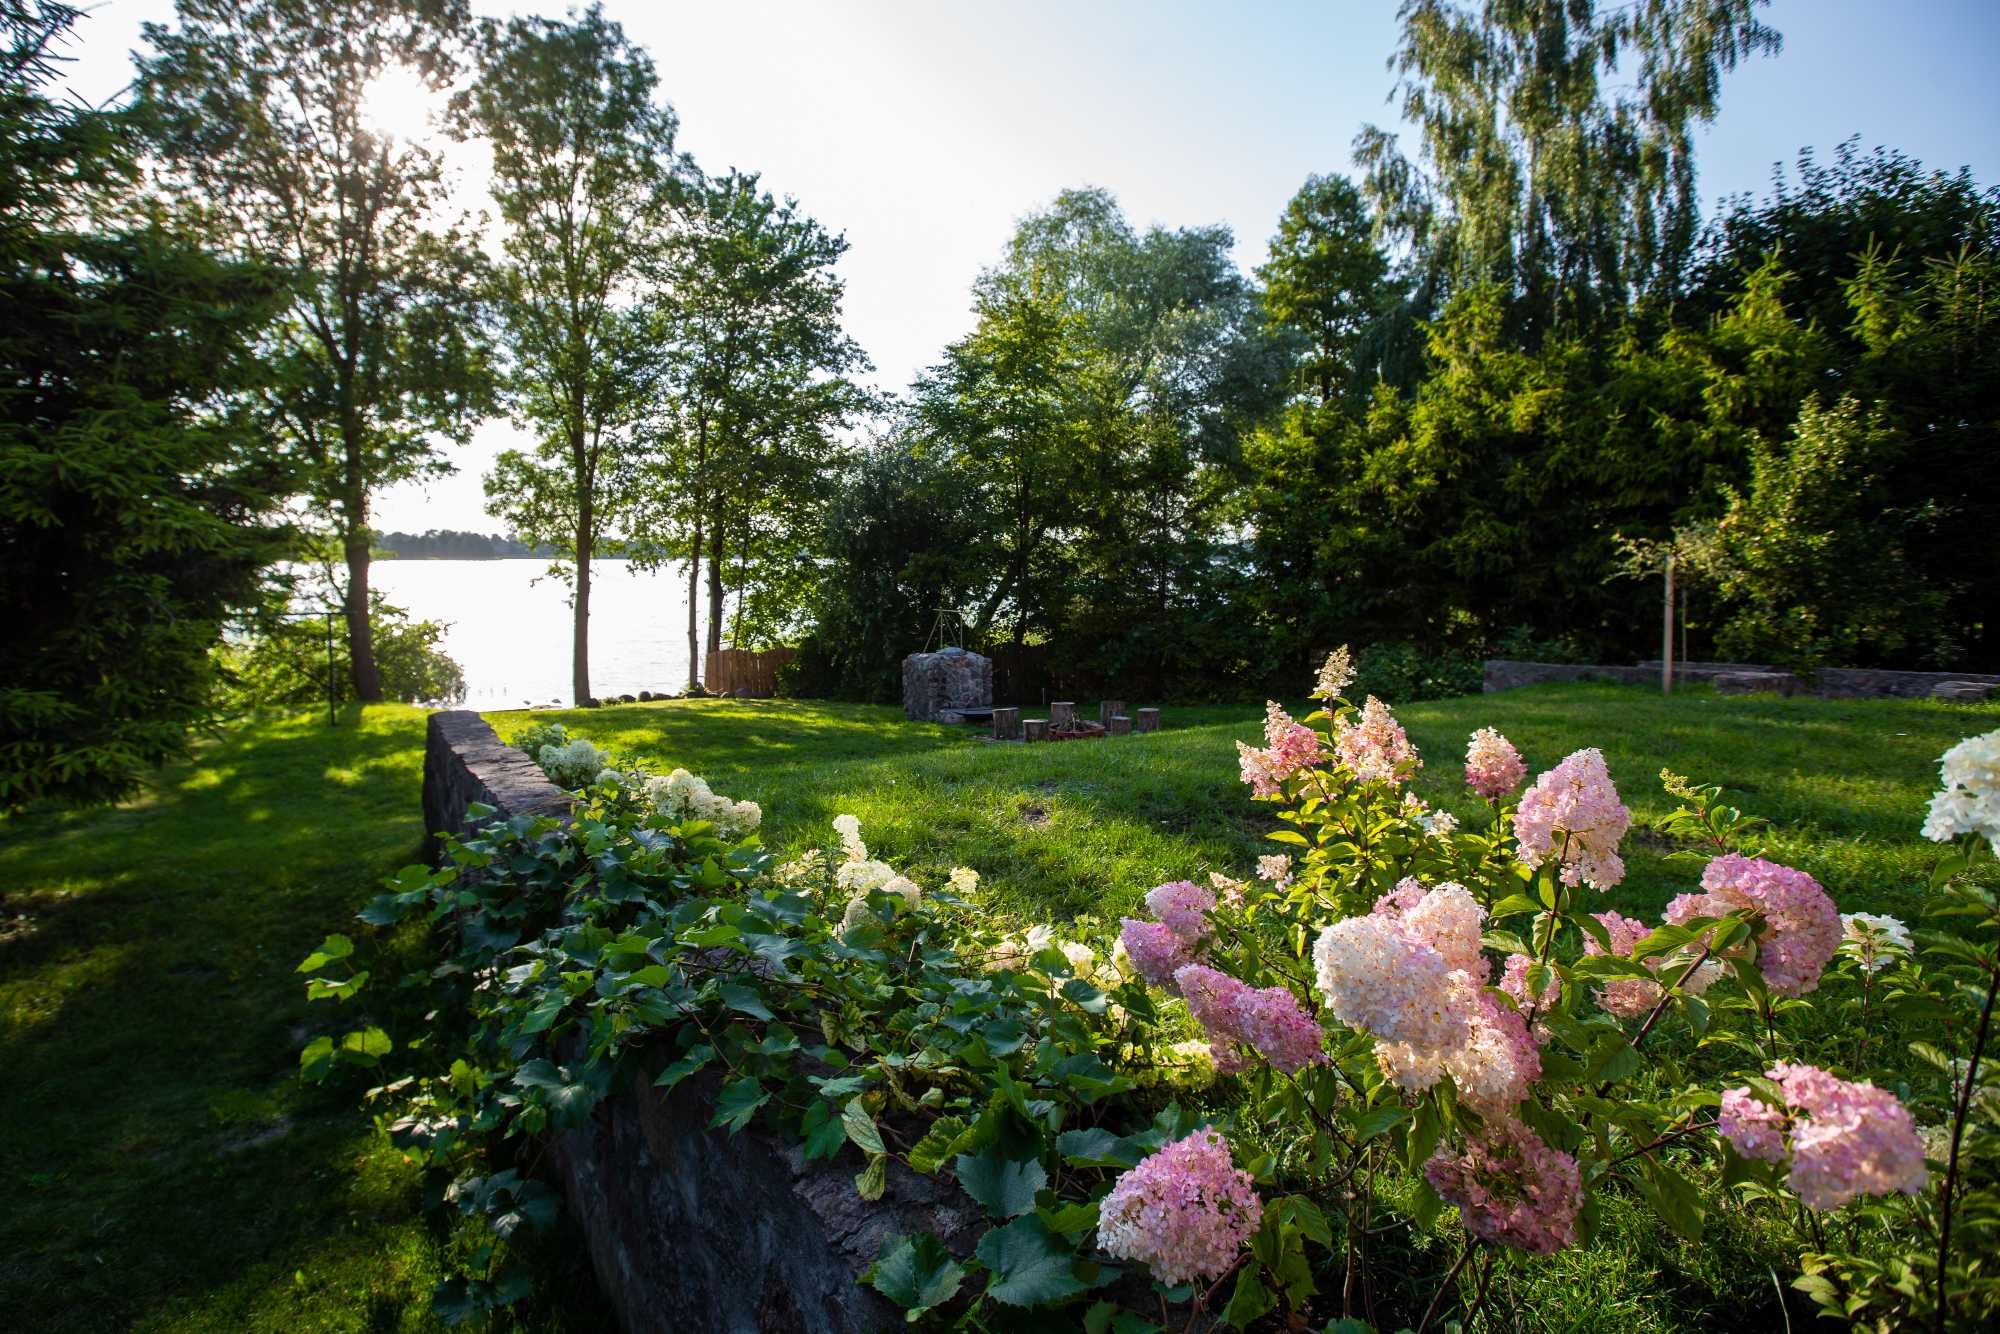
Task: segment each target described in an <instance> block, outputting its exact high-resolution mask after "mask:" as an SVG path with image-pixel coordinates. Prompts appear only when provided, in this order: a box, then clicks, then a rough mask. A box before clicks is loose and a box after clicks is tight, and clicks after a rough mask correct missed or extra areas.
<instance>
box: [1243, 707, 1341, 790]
mask: <svg viewBox="0 0 2000 1334" xmlns="http://www.w3.org/2000/svg"><path fill="white" fill-rule="evenodd" d="M1236 758H1237V763H1238V765H1239V767H1240V768H1241V770H1242V774H1243V781H1244V782H1246V783H1248V784H1249V785H1250V790H1251V791H1253V792H1255V793H1256V794H1257V795H1258V796H1260V797H1275V796H1277V795H1278V794H1279V793H1281V792H1282V791H1283V790H1284V787H1285V781H1286V780H1287V779H1289V778H1291V777H1292V775H1294V774H1296V773H1299V772H1301V771H1302V770H1306V769H1310V768H1312V767H1313V766H1314V765H1316V764H1318V763H1319V762H1320V761H1321V760H1323V759H1325V758H1326V751H1325V749H1324V748H1323V747H1321V745H1320V743H1319V733H1317V732H1315V731H1313V730H1312V728H1310V727H1307V726H1306V725H1305V724H1304V723H1301V722H1296V721H1294V720H1293V718H1292V716H1291V715H1290V714H1288V713H1286V712H1285V711H1284V710H1283V709H1281V708H1279V707H1278V702H1277V701H1276V700H1271V701H1270V702H1268V703H1267V704H1265V706H1264V749H1263V750H1257V749H1255V748H1253V747H1251V746H1248V745H1246V744H1244V743H1243V742H1241V741H1239V742H1237V743H1236Z"/></svg>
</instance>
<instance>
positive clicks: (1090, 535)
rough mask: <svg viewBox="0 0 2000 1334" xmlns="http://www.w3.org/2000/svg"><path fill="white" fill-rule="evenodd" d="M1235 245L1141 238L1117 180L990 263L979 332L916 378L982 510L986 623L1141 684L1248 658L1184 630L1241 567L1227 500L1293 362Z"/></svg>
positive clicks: (1178, 235) (930, 420)
mask: <svg viewBox="0 0 2000 1334" xmlns="http://www.w3.org/2000/svg"><path fill="white" fill-rule="evenodd" d="M1230 244H1231V238H1230V234H1229V232H1228V229H1227V228H1223V227H1196V228H1187V229H1181V230H1172V231H1170V230H1168V229H1165V228H1157V227H1156V228H1153V229H1150V230H1149V231H1147V232H1146V233H1144V234H1143V235H1141V234H1139V233H1136V232H1134V231H1133V229H1132V228H1131V227H1130V226H1129V225H1128V224H1127V222H1126V220H1125V218H1124V216H1123V214H1122V213H1121V212H1120V211H1119V208H1118V205H1117V203H1116V201H1115V200H1113V199H1112V198H1111V197H1110V196H1109V195H1108V194H1105V193H1104V192H1103V191H1098V190H1072V191H1065V192H1064V193H1063V194H1061V195H1059V196H1058V197H1057V198H1056V200H1055V201H1054V202H1053V203H1052V204H1051V205H1050V206H1049V207H1048V208H1047V209H1044V210H1041V211H1039V212H1037V213H1034V214H1031V215H1029V217H1027V218H1026V219H1024V220H1023V222H1022V223H1021V224H1020V226H1019V228H1018V229H1017V230H1016V233H1015V235H1014V237H1013V239H1012V240H1011V242H1010V244H1009V246H1008V250H1007V254H1006V256H1005V257H1004V258H1003V260H1002V261H1001V262H1000V263H999V264H997V265H995V266H994V267H993V268H992V269H989V270H988V271H987V272H985V273H984V274H982V275H981V277H980V279H979V283H978V285H977V286H976V287H975V289H974V309H975V311H976V313H977V315H978V324H977V326H976V327H975V328H974V330H973V331H972V332H971V333H970V334H969V335H967V336H966V337H965V338H963V339H961V340H959V341H958V342H956V343H954V344H952V345H951V346H950V347H949V348H947V349H946V352H945V357H944V360H943V362H942V363H941V364H940V365H939V366H938V367H936V368H934V369H933V370H932V371H931V372H929V373H928V374H927V375H926V376H925V377H924V378H923V379H922V380H921V381H920V382H919V385H918V388H917V400H918V423H919V428H920V429H921V431H922V432H923V433H924V434H925V435H926V436H927V437H928V439H929V440H930V442H931V445H930V447H931V448H932V449H933V450H935V451H937V452H938V454H939V456H940V457H942V458H946V459H949V460H950V461H951V462H952V464H953V466H956V467H959V468H962V469H964V470H965V471H967V472H968V473H969V474H971V476H972V478H973V481H974V483H975V484H976V487H977V494H978V495H979V497H980V502H979V503H980V505H981V507H982V509H983V511H984V513H985V515H986V520H985V522H984V524H983V525H982V528H983V532H984V537H983V538H982V541H981V543H980V544H979V546H978V547H976V548H975V549H974V550H972V551H969V552H968V553H967V558H968V560H970V561H972V562H974V563H975V565H976V567H977V568H980V569H981V570H983V571H984V572H985V574H986V581H985V582H986V588H985V592H984V596H983V597H982V598H981V600H980V602H979V604H978V607H977V612H976V615H975V619H974V629H975V632H976V633H977V634H979V635H981V636H985V635H989V634H992V633H994V632H995V631H996V629H997V628H998V629H1002V632H1011V637H1012V639H1013V642H1014V644H1015V645H1016V646H1017V647H1019V646H1021V645H1023V644H1025V643H1026V642H1027V641H1028V639H1029V638H1030V637H1031V636H1048V637H1051V638H1053V639H1054V640H1055V641H1056V642H1057V643H1058V645H1059V646H1060V647H1061V649H1062V650H1063V657H1064V660H1065V664H1066V665H1067V666H1069V667H1073V668H1075V669H1076V670H1078V671H1082V672H1087V673H1097V674H1105V673H1118V674H1121V675H1125V676H1127V677H1129V679H1130V680H1131V682H1132V683H1133V684H1134V685H1135V686H1136V685H1141V684H1151V683H1154V682H1158V681H1162V680H1166V679H1168V678H1169V677H1171V676H1175V675H1185V674H1187V673H1189V672H1198V671H1205V670H1207V667H1206V665H1199V666H1198V665H1197V663H1196V659H1197V658H1200V659H1201V660H1202V663H1203V664H1207V663H1209V662H1211V661H1214V660H1215V659H1216V654H1215V652H1213V650H1216V649H1218V648H1222V649H1223V651H1224V653H1225V654H1226V655H1228V656H1230V657H1232V658H1233V657H1235V656H1237V655H1239V654H1240V652H1241V649H1240V645H1239V647H1238V648H1236V649H1227V648H1226V647H1225V646H1222V645H1220V644H1219V643H1217V642H1211V641H1208V640H1203V641H1202V643H1200V644H1199V645H1197V644H1195V643H1193V642H1191V641H1189V640H1188V639H1187V638H1186V637H1185V635H1184V634H1183V632H1184V631H1185V630H1186V629H1187V627H1188V626H1189V625H1191V624H1193V623H1194V622H1195V619H1197V618H1195V617H1194V616H1193V615H1192V614H1193V613H1195V612H1197V611H1199V610H1200V609H1202V608H1205V607H1209V606H1212V605H1213V604H1214V603H1215V602H1216V601H1217V597H1216V588H1217V585H1216V582H1215V581H1216V580H1217V579H1219V578H1223V577H1225V576H1226V575H1227V573H1228V572H1229V571H1230V570H1231V569H1232V568H1233V567H1234V566H1240V562H1238V561H1236V560H1235V557H1234V555H1233V553H1231V552H1229V551H1227V550H1225V549H1224V548H1225V545H1226V544H1225V543H1223V542H1222V541H1221V540H1220V535H1221V528H1222V523H1223V519H1224V515H1223V505H1222V502H1223V500H1224V498H1225V497H1226V495H1227V494H1228V491H1229V489H1230V487H1231V486H1232V485H1233V477H1234V474H1235V470H1236V467H1237V446H1238V441H1239V439H1240V437H1241V435H1242V433H1243V432H1244V431H1245V430H1247V429H1248V427H1249V426H1250V425H1251V424H1252V423H1253V422H1255V421H1257V420H1260V419H1261V417H1262V416H1263V414H1264V413H1266V412H1267V411H1268V410H1269V409H1270V408H1271V407H1272V406H1273V405H1274V404H1275V403H1276V402H1277V401H1278V398H1279V397H1280V395H1281V393H1282V381H1283V377H1284V371H1285V367H1284V364H1283V363H1284V348H1283V347H1282V345H1280V344H1278V343H1275V342H1273V341H1272V340H1271V339H1269V338H1267V337H1266V336H1265V333H1264V328H1263V325H1262V323H1261V321H1260V320H1259V318H1258V314H1257V310H1256V305H1255V302H1254V300H1253V297H1252V292H1251V289H1250V287H1249V285H1248V284H1247V283H1246V282H1245V281H1244V279H1243V276H1242V274H1241V273H1240V272H1238V271H1237V269H1236V268H1235V265H1234V264H1233V263H1232V262H1231V260H1230V258H1229V249H1230ZM1219 670H1220V669H1219Z"/></svg>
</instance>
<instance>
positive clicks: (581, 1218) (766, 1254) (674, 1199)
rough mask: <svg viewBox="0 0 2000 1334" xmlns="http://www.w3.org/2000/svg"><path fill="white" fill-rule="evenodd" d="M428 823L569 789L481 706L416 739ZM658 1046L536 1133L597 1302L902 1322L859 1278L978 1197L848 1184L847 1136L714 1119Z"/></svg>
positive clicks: (758, 1326)
mask: <svg viewBox="0 0 2000 1334" xmlns="http://www.w3.org/2000/svg"><path fill="white" fill-rule="evenodd" d="M423 800H424V827H425V829H426V830H428V831H430V845H431V849H432V851H431V857H432V859H433V860H435V859H436V855H437V853H436V848H437V838H436V835H437V833H438V832H440V831H449V832H451V833H455V834H465V833H469V832H470V831H471V830H472V828H473V827H474V825H475V823H476V822H474V821H472V820H470V819H469V818H468V817H467V815H466V810H467V808H468V807H469V806H470V805H471V804H472V803H473V802H475V801H476V802H483V803H485V804H486V805H489V806H492V807H493V808H494V815H493V816H492V817H491V818H492V819H500V820H504V819H509V818H511V817H513V816H517V815H527V816H540V815H556V816H561V815H566V814H568V812H569V810H570V806H571V797H570V794H569V793H567V792H565V791H563V790H562V789H561V788H559V787H557V786H556V785H555V784H554V783H551V782H550V781H549V780H548V777H547V776H546V775H545V774H543V773H542V771H541V769H540V767H539V766H537V765H536V764H535V762H534V761H533V760H531V759H529V758H528V757H527V756H526V755H524V754H522V753H521V752H520V751H518V750H515V749H514V748H513V747H512V746H508V745H505V744H503V743H502V742H501V740H500V738H499V736H498V735H497V734H496V733H495V732H494V731H493V728H492V726H491V725H490V724H489V723H488V722H487V721H486V720H485V719H484V718H482V717H480V716H479V715H478V714H477V713H474V712H472V711H470V710H467V709H455V710H450V711H446V712H441V713H433V714H432V715H431V716H430V722H429V724H428V729H427V735H426V740H425V747H424V797H423ZM666 1064H667V1054H666V1053H665V1052H662V1051H655V1052H652V1053H650V1054H648V1055H647V1056H646V1057H644V1058H642V1059H641V1060H640V1062H639V1063H638V1078H637V1080H636V1081H635V1082H634V1083H633V1084H632V1086H631V1087H628V1088H624V1089H620V1090H617V1091H614V1093H613V1094H612V1096H611V1097H610V1098H608V1099H606V1100H605V1101H604V1102H603V1103H601V1104H599V1106H598V1108H597V1111H596V1113H595V1115H594V1116H593V1118H592V1121H591V1124H590V1126H589V1127H588V1128H585V1129H580V1130H569V1131H564V1132H562V1133H560V1134H558V1135H555V1136H552V1137H551V1138H550V1139H549V1141H548V1150H549V1161H550V1163H551V1164H552V1166H553V1167H554V1169H555V1175H556V1177H557V1178H558V1179H559V1182H560V1185H561V1187H562V1191H563V1194H564V1196H565V1198H566V1199H567V1201H568V1206H569V1210H570V1215H571V1217H572V1218H574V1219H576V1220H577V1222H578V1224H579V1227H580V1229H581V1231H582V1232H583V1235H584V1238H585V1241H586V1243H587V1244H588V1246H589V1249H590V1258H591V1264H592V1266H593V1268H595V1270H596V1271H597V1279H598V1284H599V1287H600V1288H601V1290H602V1291H603V1293H604V1296H605V1299H606V1300H607V1301H608V1302H609V1303H610V1304H611V1306H612V1308H613V1309H615V1310H616V1311H617V1312H618V1315H619V1321H620V1324H621V1325H622V1326H623V1327H624V1328H625V1329H627V1330H631V1331H636V1332H643V1334H653V1331H659V1332H660V1334H667V1331H675V1330H717V1331H726V1332H727V1334H753V1332H754V1334H806V1332H807V1331H811V1332H813V1334H819V1332H821V1331H825V1334H865V1331H870V1330H880V1329H899V1328H901V1327H902V1326H903V1323H904V1322H903V1313H902V1312H901V1311H900V1310H898V1309H896V1308H895V1307H894V1306H892V1305H891V1304H890V1303H889V1302H888V1301H886V1300H884V1299H883V1298H882V1296H881V1295H880V1294H879V1293H877V1292H875V1291H874V1290H873V1289H872V1288H868V1287H864V1286H861V1285H860V1283H859V1282H858V1280H859V1279H860V1276H861V1275H862V1274H863V1273H865V1272H867V1270H868V1267H869V1266H870V1265H871V1264H873V1263H874V1261H875V1257H876V1255H877V1253H878V1252H879V1250H880V1248H881V1245H882V1242H883V1239H884V1238H886V1237H888V1236H890V1235H892V1234H895V1233H917V1232H926V1231H928V1232H935V1233H936V1234H937V1235H938V1236H939V1237H941V1238H943V1239H944V1241H945V1244H946V1245H947V1246H948V1247H949V1248H950V1249H951V1251H952V1252H953V1253H954V1254H955V1255H957V1256H958V1257H959V1258H961V1259H963V1258H964V1257H965V1256H966V1255H968V1254H970V1253H971V1249H972V1244H973V1241H974V1238H975V1237H976V1235H977V1233H978V1231H979V1222H980V1213H979V1209H978V1206H976V1205H975V1204H973V1202H972V1201H971V1200H970V1199H968V1198H967V1197H966V1196H965V1195H964V1194H963V1193H961V1192H960V1191H959V1190H958V1189H957V1187H956V1186H954V1185H951V1184H949V1183H947V1182H945V1181H943V1180H940V1179H933V1178H928V1177H921V1176H918V1175H917V1174H916V1173H914V1172H912V1171H910V1170H909V1169H908V1168H907V1167H905V1166H903V1165H902V1164H901V1163H898V1162H895V1161H894V1160H891V1161H890V1163H889V1165H888V1190H887V1193H886V1194H884V1196H883V1197H882V1199H880V1200H878V1201H875V1202H872V1203H871V1202H869V1201H865V1200H863V1199H862V1198H861V1197H860V1195H859V1194H858V1193H857V1192H856V1191H855V1188H854V1178H855V1175H856V1174H857V1173H858V1172H859V1171H860V1170H861V1169H862V1167H863V1166H864V1163H863V1161H862V1159H861V1155H860V1152H859V1151H858V1150H857V1149H855V1148H854V1146H852V1145H845V1146H843V1147H842V1149H841V1151H840V1153H839V1154H838V1155H837V1156H836V1157H834V1158H833V1159H830V1160H824V1161H820V1162H807V1161H806V1159H805V1153H804V1150H803V1149H802V1148H801V1147H800V1146H799V1145H796V1144H792V1143H789V1142H786V1141H785V1140H782V1139H780V1138H779V1137H778V1136H775V1135H770V1134H766V1133H764V1132H762V1131H759V1130H754V1129H753V1130H746V1131H743V1132H742V1133H740V1134H737V1135H734V1136H731V1135H726V1134H724V1133H723V1132H721V1131H717V1130H711V1129H710V1128H709V1125H708V1122H709V1117H710V1112H711V1108H712V1103H713V1098H714V1083H713V1081H704V1080H703V1079H700V1078H696V1079H690V1080H688V1081H686V1082H685V1083H683V1084H682V1085H680V1086H679V1087H677V1088H675V1089H674V1090H673V1091H672V1093H671V1094H666V1095H663V1094H661V1093H660V1092H658V1091H657V1090H656V1089H654V1088H653V1086H652V1077H653V1075H654V1074H656V1073H658V1071H659V1070H661V1069H663V1068H665V1066H666Z"/></svg>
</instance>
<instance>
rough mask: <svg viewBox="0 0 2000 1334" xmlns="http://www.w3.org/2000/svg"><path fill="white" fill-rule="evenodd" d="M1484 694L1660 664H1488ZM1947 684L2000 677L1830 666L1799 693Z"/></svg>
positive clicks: (1716, 672) (1878, 691)
mask: <svg viewBox="0 0 2000 1334" xmlns="http://www.w3.org/2000/svg"><path fill="white" fill-rule="evenodd" d="M1774 670H1776V669H1775V668H1772V667H1770V666H1768V665H1760V664H1756V663H1744V662H1689V663H1676V664H1675V665H1674V682H1675V684H1677V685H1681V684H1689V683H1693V682H1708V681H1712V680H1714V679H1715V678H1716V677H1718V676H1722V675H1725V674H1727V675H1735V674H1737V673H1741V672H1770V671H1774ZM1485 678H1486V679H1485V690H1486V693H1487V694H1492V693H1493V692H1494V691H1497V690H1513V689H1515V688H1516V687H1519V686H1532V685H1544V684H1547V683H1548V682H1551V681H1615V682H1618V683H1620V684H1624V685H1649V686H1652V687H1653V688H1654V689H1658V688H1659V685H1660V663H1659V661H1658V660H1657V659H1655V660H1654V661H1652V662H1642V663H1639V664H1637V665H1635V666H1631V667H1609V666H1600V665H1595V664H1577V663H1563V662H1518V661H1515V660H1513V659H1511V658H1488V659H1487V660H1486V673H1485ZM1946 681H1977V682H1981V683H1983V684H1987V685H2000V676H1985V675H1981V674H1980V673H1978V672H1891V671H1878V670H1876V669H1873V668H1864V667H1828V668H1825V669H1823V670H1821V671H1819V672H1816V673H1814V674H1813V677H1812V678H1811V680H1809V681H1808V680H1801V681H1800V682H1799V686H1798V692H1797V693H1799V694H1811V695H1819V696H1821V697H1823V698H1826V699H1877V698H1883V697H1891V696H1893V697H1896V698H1901V699H1921V698H1927V697H1928V696H1929V695H1930V693H1931V691H1932V690H1934V689H1936V688H1937V687H1938V686H1939V685H1941V684H1943V683H1944V682H1946Z"/></svg>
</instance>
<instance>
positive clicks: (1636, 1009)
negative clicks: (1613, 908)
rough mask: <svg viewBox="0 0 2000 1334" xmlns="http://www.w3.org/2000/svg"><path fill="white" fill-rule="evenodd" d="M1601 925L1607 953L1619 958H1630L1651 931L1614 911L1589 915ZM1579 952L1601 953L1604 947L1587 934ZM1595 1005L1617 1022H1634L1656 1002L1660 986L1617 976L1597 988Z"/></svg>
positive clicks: (1632, 918) (1642, 923) (1655, 983)
mask: <svg viewBox="0 0 2000 1334" xmlns="http://www.w3.org/2000/svg"><path fill="white" fill-rule="evenodd" d="M1593 916H1595V917H1596V918H1597V920H1598V921H1599V922H1600V923H1601V924H1602V925H1603V927H1604V932H1605V934H1606V935H1608V936H1610V937H1611V952H1612V953H1613V954H1615V955H1617V956H1619V957H1620V958H1625V959H1629V958H1631V957H1632V948H1633V946H1635V945H1637V944H1638V943H1639V942H1640V941H1642V940H1644V939H1645V938H1646V937H1647V936H1649V935H1651V934H1652V928H1651V927H1649V926H1647V925H1646V924H1645V923H1644V922H1642V921H1640V920H1638V919H1637V918H1636V917H1626V916H1623V915H1622V914H1619V913H1615V912H1601V913H1595V914H1593ZM1583 952H1584V953H1585V954H1587V955H1591V954H1602V953H1604V947H1603V946H1602V945H1600V944H1598V943H1597V938H1596V937H1595V936H1592V935H1590V934H1589V933H1588V932H1586V933H1585V934H1584V937H1583ZM1596 994H1597V1003H1598V1005H1600V1006H1602V1007H1603V1008H1604V1010H1605V1011H1607V1012H1608V1013H1610V1014H1615V1015H1617V1016H1618V1017H1619V1018H1620V1019H1636V1018H1638V1017H1639V1016H1640V1015H1642V1014H1646V1013H1648V1012H1650V1011H1651V1010H1652V1008H1653V1007H1654V1006H1655V1005H1657V1004H1659V1002H1660V984H1659V983H1657V982H1648V981H1647V980H1646V979H1644V978H1642V977H1620V978H1614V979H1612V980H1611V981H1609V982H1606V983H1605V984H1604V985H1603V986H1601V987H1599V988H1598V989H1597V993H1596Z"/></svg>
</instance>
